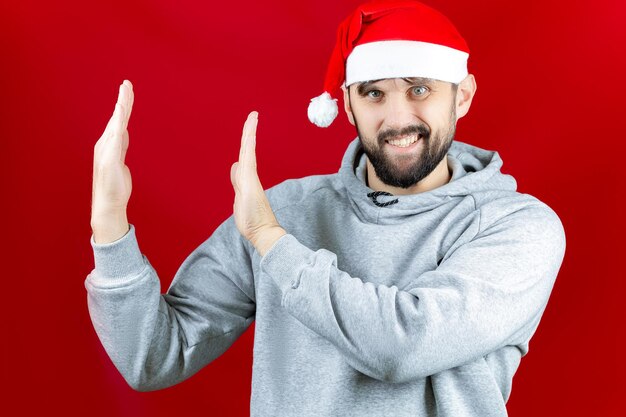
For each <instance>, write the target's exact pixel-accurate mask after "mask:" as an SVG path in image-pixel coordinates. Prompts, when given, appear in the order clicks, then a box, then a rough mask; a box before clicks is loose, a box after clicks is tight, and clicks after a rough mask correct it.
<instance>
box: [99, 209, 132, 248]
mask: <svg viewBox="0 0 626 417" xmlns="http://www.w3.org/2000/svg"><path fill="white" fill-rule="evenodd" d="M91 230H92V232H93V238H94V241H95V243H97V244H104V243H111V242H114V241H116V240H119V239H121V238H122V237H123V236H124V235H125V234H126V233H128V231H129V230H130V224H129V223H128V219H127V217H126V212H123V213H119V212H110V213H107V214H100V215H92V217H91Z"/></svg>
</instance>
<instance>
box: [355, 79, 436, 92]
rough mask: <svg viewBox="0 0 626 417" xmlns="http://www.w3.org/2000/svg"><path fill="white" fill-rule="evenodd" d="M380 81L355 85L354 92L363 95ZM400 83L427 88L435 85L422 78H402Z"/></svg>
mask: <svg viewBox="0 0 626 417" xmlns="http://www.w3.org/2000/svg"><path fill="white" fill-rule="evenodd" d="M382 80H383V79H379V80H369V81H363V82H362V83H359V84H358V85H357V87H356V91H357V92H358V93H359V94H360V95H364V94H365V90H366V89H367V88H368V87H370V86H371V85H372V84H376V83H377V82H379V81H382ZM402 81H404V82H406V83H407V84H412V85H416V84H419V85H427V86H432V85H433V84H434V83H435V80H433V79H432V78H424V77H402Z"/></svg>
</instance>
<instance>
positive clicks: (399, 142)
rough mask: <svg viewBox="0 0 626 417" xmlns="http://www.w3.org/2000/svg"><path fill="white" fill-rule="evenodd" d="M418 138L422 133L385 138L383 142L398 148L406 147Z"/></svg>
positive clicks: (420, 137)
mask: <svg viewBox="0 0 626 417" xmlns="http://www.w3.org/2000/svg"><path fill="white" fill-rule="evenodd" d="M419 139H422V135H420V134H416V133H415V134H412V135H407V136H403V137H401V138H400V139H393V140H386V141H385V142H386V143H388V144H390V145H392V146H396V147H398V148H408V147H409V146H411V145H412V144H414V143H415V142H417V141H418V140H419Z"/></svg>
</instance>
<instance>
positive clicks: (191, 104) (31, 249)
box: [0, 0, 626, 417]
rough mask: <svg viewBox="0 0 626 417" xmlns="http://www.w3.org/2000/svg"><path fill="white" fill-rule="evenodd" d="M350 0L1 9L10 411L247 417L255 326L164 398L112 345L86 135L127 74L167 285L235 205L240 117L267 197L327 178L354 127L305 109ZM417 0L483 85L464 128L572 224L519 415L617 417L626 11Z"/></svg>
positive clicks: (139, 222) (142, 188) (515, 396)
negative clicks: (103, 322) (96, 324)
mask: <svg viewBox="0 0 626 417" xmlns="http://www.w3.org/2000/svg"><path fill="white" fill-rule="evenodd" d="M357 3H358V2H357V1H337V0H332V1H330V0H318V1H315V2H287V1H283V2H279V1H237V2H225V3H223V4H219V5H216V4H214V3H213V2H207V1H177V2H174V1H154V0H152V1H145V0H144V1H138V0H135V1H128V0H127V1H106V2H84V1H56V2H43V1H42V2H33V1H17V0H13V1H3V2H1V3H0V52H1V61H0V94H1V96H0V140H1V141H0V154H1V155H2V163H1V164H0V169H1V170H2V171H1V176H0V177H1V178H0V181H2V188H1V189H2V194H3V196H2V204H1V205H0V208H1V210H2V220H3V222H2V237H3V239H2V246H3V248H2V252H1V253H2V256H3V262H2V266H3V272H2V280H3V284H4V288H3V289H4V293H3V302H2V308H3V320H2V323H3V325H2V339H3V340H2V343H0V346H1V347H0V349H2V350H1V358H2V364H1V366H2V381H3V385H4V388H3V389H2V394H1V395H2V397H4V399H3V400H2V405H1V407H2V409H1V411H0V412H1V413H2V414H3V415H6V416H9V415H10V416H13V415H39V414H44V413H45V414H48V413H52V412H56V411H64V414H65V415H89V416H94V417H95V416H155V417H156V416H171V415H188V416H195V415H199V416H200V415H201V416H212V415H215V416H221V415H232V416H245V415H247V414H248V412H249V397H250V378H251V365H252V342H253V331H252V330H253V328H250V329H249V330H248V331H247V332H246V333H245V335H244V336H243V337H242V338H241V339H239V340H238V341H237V342H236V343H235V345H234V346H233V347H232V348H231V349H230V350H229V351H228V352H226V353H225V354H224V355H223V356H222V357H220V358H219V359H217V360H216V361H214V362H213V363H211V364H210V365H209V366H208V367H206V368H205V369H203V370H202V371H200V372H199V373H198V374H196V375H195V376H194V377H192V378H191V379H189V380H187V381H185V382H183V383H181V384H179V385H177V386H175V387H172V388H168V389H165V390H162V391H157V392H151V393H138V392H135V391H133V390H132V389H131V388H129V387H128V386H127V385H126V383H125V382H124V380H123V379H122V377H121V376H120V374H119V373H118V372H117V370H116V369H115V368H114V366H113V365H112V363H111V361H110V360H109V358H108V357H107V356H106V353H105V352H104V350H103V348H102V346H101V345H100V342H99V340H98V338H97V336H96V334H95V332H94V330H93V327H92V325H91V322H90V319H89V316H88V312H87V303H86V290H85V288H84V279H85V277H86V276H87V274H88V273H89V272H90V271H91V269H92V268H93V257H92V252H91V247H90V245H89V238H90V235H91V230H90V223H89V220H90V204H91V203H90V199H91V173H92V171H91V169H92V161H93V146H94V144H95V142H96V140H97V139H98V138H99V136H100V134H101V133H102V130H103V129H104V126H105V124H106V121H107V120H108V118H109V117H110V115H111V113H112V111H113V105H114V103H115V99H116V96H117V89H118V85H119V84H120V83H121V82H122V80H123V79H125V78H128V79H130V80H131V81H132V82H133V83H134V86H135V95H136V96H135V107H134V110H133V115H132V118H131V121H130V126H129V132H130V149H129V151H128V155H127V164H128V166H129V167H130V169H131V172H132V176H133V194H132V197H131V201H130V207H129V220H130V221H131V223H133V224H134V225H135V226H136V228H137V235H138V239H139V243H140V247H141V250H142V252H143V253H144V254H146V255H147V256H148V258H149V259H150V261H151V263H152V264H153V265H154V266H155V268H156V269H157V271H158V273H159V276H160V278H161V282H162V288H163V291H166V289H167V288H168V286H169V284H170V282H171V279H172V277H173V276H174V273H175V272H176V270H177V268H178V266H179V265H180V263H181V262H182V261H183V260H184V258H185V257H186V256H187V255H188V254H189V253H190V252H191V251H192V250H193V249H194V248H195V247H197V245H199V244H200V243H201V242H202V241H204V240H205V239H206V238H207V237H208V236H209V235H210V234H211V232H212V231H213V230H214V229H215V228H216V227H217V225H218V224H220V223H221V222H222V221H223V220H224V219H226V217H227V216H229V215H230V214H231V210H232V203H233V196H234V193H233V191H232V188H231V184H230V180H229V167H230V165H231V163H232V162H234V161H235V159H236V158H237V155H238V150H239V140H240V132H241V127H242V124H243V121H244V119H245V117H246V115H247V113H248V112H249V111H251V110H258V111H259V112H260V124H259V129H258V145H257V158H258V162H259V175H260V177H261V181H262V182H263V185H264V187H265V188H268V187H270V186H273V185H275V184H277V183H279V182H281V181H282V180H284V179H287V178H294V177H302V176H305V175H310V174H320V173H333V172H336V171H337V170H338V168H339V165H340V162H341V157H342V155H343V152H344V150H345V147H346V145H347V144H348V142H349V141H350V140H351V139H353V137H354V135H355V132H354V130H353V128H352V126H351V125H349V124H348V122H347V120H346V118H345V116H344V115H343V114H342V115H341V116H340V117H339V119H338V120H337V121H336V122H335V124H334V125H333V126H332V127H330V128H328V129H319V128H316V127H314V126H313V125H311V124H310V123H308V121H307V119H306V106H307V104H308V101H309V99H310V98H312V97H314V96H316V95H318V94H319V93H321V87H322V81H323V75H324V72H325V68H326V62H327V59H328V57H329V55H330V52H331V48H332V45H333V42H334V39H335V30H336V27H337V25H338V23H339V22H340V20H341V19H343V17H344V16H345V15H346V14H347V13H348V12H349V11H351V10H352V9H353V7H354V6H355V5H356V4H357ZM428 4H430V5H432V6H434V7H436V8H438V9H439V10H441V11H442V12H444V13H445V14H446V15H447V16H449V17H450V19H451V20H452V21H453V22H454V23H455V24H456V26H457V27H458V29H459V30H460V32H461V33H462V34H463V35H464V37H465V38H466V39H467V41H468V43H469V45H470V48H471V52H472V55H471V58H470V64H469V68H470V72H472V73H474V74H475V75H476V79H477V83H478V92H477V95H476V97H475V99H474V103H473V106H472V109H471V111H470V113H469V115H468V116H467V117H466V118H464V119H463V120H461V121H460V123H459V125H458V130H457V139H459V140H461V141H465V142H469V143H472V144H474V145H477V146H480V147H483V148H487V149H494V150H497V151H498V152H499V153H500V155H501V156H502V158H503V160H504V167H503V171H504V172H505V173H509V174H512V175H514V176H515V178H516V179H517V181H518V185H519V191H520V192H524V193H529V194H532V195H534V196H536V197H538V198H539V199H541V200H542V201H544V202H546V203H547V204H548V205H550V206H551V207H552V208H553V209H554V210H555V211H556V212H557V213H558V214H559V216H560V217H561V219H562V221H563V224H564V226H565V231H566V235H567V250H566V254H565V260H564V263H563V266H562V268H561V272H560V274H559V277H558V279H557V282H556V286H555V289H554V292H553V294H552V297H551V300H550V303H549V305H548V308H547V310H546V312H545V314H544V318H543V321H542V323H541V325H540V327H539V330H538V332H537V333H536V335H535V337H534V338H533V340H532V341H531V345H530V352H529V354H528V355H527V356H526V357H525V358H524V359H523V360H522V364H521V367H520V369H519V371H518V372H517V374H516V376H515V378H514V384H513V392H512V396H511V399H510V401H509V403H508V408H509V411H510V415H511V416H617V415H618V414H619V415H623V414H621V413H620V410H623V409H624V394H626V384H625V382H624V380H623V377H624V375H625V371H626V366H625V361H624V351H623V350H624V349H623V347H624V336H625V335H626V329H625V324H624V322H625V318H626V315H625V314H624V311H623V307H624V302H623V301H622V299H623V297H624V294H626V291H625V290H626V285H625V284H624V278H625V277H624V273H623V267H622V265H623V264H620V255H621V252H622V249H623V248H624V244H623V240H622V238H623V236H624V231H625V227H624V226H625V224H624V223H625V222H624V218H623V214H624V208H623V207H624V206H623V204H624V200H625V199H624V186H625V182H626V181H625V175H624V172H623V168H622V166H621V162H622V161H621V159H622V157H623V155H624V151H625V146H624V144H623V142H624V141H623V139H624V133H623V128H622V126H621V123H622V122H623V120H624V117H623V115H622V113H623V110H624V97H626V94H625V90H624V81H623V78H624V75H625V74H626V61H625V58H624V55H625V54H624V50H625V49H626V31H625V30H624V29H623V24H624V21H625V18H626V13H625V10H624V9H625V7H626V6H623V3H622V2H621V1H620V0H613V1H609V0H593V1H592V0H579V1H568V2H561V1H555V0H551V1H542V2H540V1H534V2H532V1H531V2H528V1H527V2H504V1H495V0H492V1H488V0H484V1H460V0H450V1H444V0H429V1H428ZM622 259H623V258H622ZM173 413H175V414H173Z"/></svg>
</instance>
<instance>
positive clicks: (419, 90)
mask: <svg viewBox="0 0 626 417" xmlns="http://www.w3.org/2000/svg"><path fill="white" fill-rule="evenodd" d="M411 90H412V92H413V94H415V95H416V96H423V95H424V94H426V93H428V87H425V86H423V85H418V86H416V87H413V88H412V89H411Z"/></svg>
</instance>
